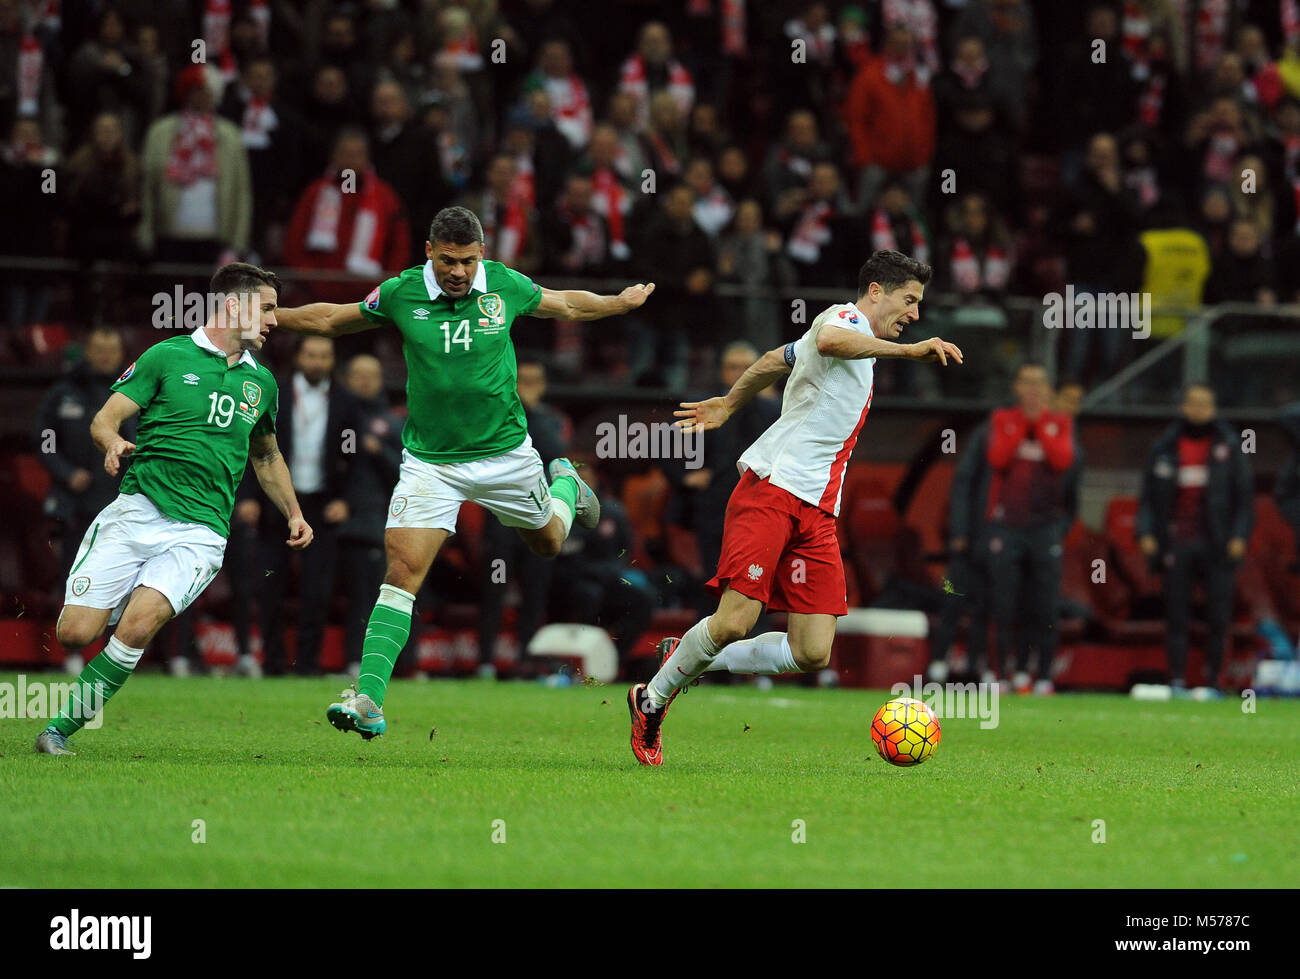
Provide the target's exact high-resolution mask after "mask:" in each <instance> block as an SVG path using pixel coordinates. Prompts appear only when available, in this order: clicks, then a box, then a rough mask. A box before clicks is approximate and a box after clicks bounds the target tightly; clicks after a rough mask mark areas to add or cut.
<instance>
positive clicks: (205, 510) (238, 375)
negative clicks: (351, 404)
mask: <svg viewBox="0 0 1300 979" xmlns="http://www.w3.org/2000/svg"><path fill="white" fill-rule="evenodd" d="M113 390H114V391H117V392H119V393H121V394H124V395H126V396H127V397H128V398H130V399H131V400H132V401H134V402H135V403H136V404H138V405H139V406H140V422H139V428H138V430H137V435H136V449H135V454H134V456H133V457H132V461H131V467H130V468H129V469H128V470H127V472H126V475H124V476H123V477H122V485H121V493H122V495H123V496H130V495H134V494H139V495H142V496H144V497H146V498H148V499H149V500H150V502H152V503H153V505H154V506H156V507H157V508H158V510H159V511H160V512H161V513H162V514H163V515H164V516H166V517H170V518H171V519H172V520H177V521H180V522H182V523H195V524H202V525H203V526H204V527H208V528H210V529H212V530H213V531H215V532H216V533H218V534H219V535H221V536H222V537H228V536H230V514H231V512H232V511H233V510H234V508H235V488H236V487H237V486H238V485H239V481H240V480H241V479H243V478H244V469H245V467H246V466H247V464H248V442H249V439H250V438H251V437H252V436H253V435H255V434H257V435H262V434H267V435H274V434H275V416H276V414H277V412H278V411H279V398H280V394H279V388H278V387H277V385H276V383H275V375H273V374H272V373H271V372H270V371H269V370H268V369H267V368H266V367H265V366H264V365H262V364H259V363H258V362H257V361H256V360H254V359H253V355H252V354H251V353H249V352H248V351H244V352H243V353H242V354H241V355H240V358H239V360H237V361H236V362H235V365H234V366H233V367H227V366H226V357H225V355H224V354H223V353H222V352H221V351H220V350H219V349H218V348H217V346H216V345H215V344H214V343H213V342H212V341H211V340H209V339H208V338H207V336H205V335H204V333H203V330H202V329H201V328H200V329H199V330H196V331H195V332H194V333H190V334H186V335H185V336H179V337H172V338H171V339H170V340H164V341H162V342H161V343H156V344H154V345H153V346H152V347H150V348H149V349H148V350H146V351H145V352H144V353H143V354H141V355H140V358H139V360H137V361H136V362H135V363H133V364H132V365H131V366H130V367H128V368H127V369H126V371H125V372H124V373H123V374H122V376H121V377H120V378H118V380H117V382H116V383H115V384H114V385H113Z"/></svg>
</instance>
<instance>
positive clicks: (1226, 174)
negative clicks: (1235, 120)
mask: <svg viewBox="0 0 1300 979" xmlns="http://www.w3.org/2000/svg"><path fill="white" fill-rule="evenodd" d="M1240 149H1241V142H1240V141H1239V140H1238V139H1237V134H1236V133H1235V132H1234V131H1233V130H1231V129H1216V130H1214V131H1213V132H1212V133H1210V141H1209V144H1208V145H1207V146H1206V149H1205V162H1204V168H1203V170H1202V173H1203V174H1204V176H1205V179H1206V180H1209V181H1211V182H1213V183H1220V184H1226V183H1231V182H1232V181H1233V180H1234V179H1235V174H1236V168H1235V167H1234V166H1233V160H1235V159H1236V157H1237V152H1238V151H1239V150H1240Z"/></svg>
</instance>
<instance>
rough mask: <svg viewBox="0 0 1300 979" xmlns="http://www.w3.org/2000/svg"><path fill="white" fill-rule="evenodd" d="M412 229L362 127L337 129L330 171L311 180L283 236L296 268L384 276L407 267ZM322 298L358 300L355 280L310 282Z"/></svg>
mask: <svg viewBox="0 0 1300 979" xmlns="http://www.w3.org/2000/svg"><path fill="white" fill-rule="evenodd" d="M410 235H411V232H410V228H409V226H408V224H407V219H406V215H405V213H404V208H403V204H402V201H401V199H400V198H399V197H398V196H397V192H396V191H394V190H393V188H392V187H391V186H389V185H388V184H387V183H385V182H384V181H383V180H381V179H379V175H378V174H376V173H375V171H374V168H373V167H372V166H371V165H370V143H369V140H368V139H367V138H366V134H365V133H364V132H362V131H361V130H359V129H348V128H345V129H343V130H341V131H340V132H339V135H338V138H337V139H336V140H335V143H334V153H333V156H332V157H331V158H330V167H329V170H328V171H327V172H326V173H325V175H324V176H322V177H321V178H320V179H319V180H316V181H314V182H313V183H312V184H310V185H309V186H308V187H307V189H306V190H305V191H303V194H302V196H301V197H300V198H298V204H297V206H296V207H295V208H294V211H293V220H292V221H290V222H289V228H288V230H287V231H286V232H285V236H284V258H285V261H286V262H288V263H289V264H290V265H292V266H293V267H294V268H299V269H330V270H333V271H340V272H348V273H351V274H352V275H358V276H364V277H365V278H366V281H367V282H369V281H370V280H371V279H380V278H382V277H383V274H384V273H388V272H393V271H396V270H398V269H401V268H404V267H405V266H406V264H407V260H408V258H409V252H410V248H411V245H410ZM310 288H311V293H312V297H313V298H314V299H315V300H316V301H319V302H338V303H342V302H346V301H348V300H349V299H355V298H356V293H357V289H358V284H357V283H356V282H346V281H344V282H313V283H310Z"/></svg>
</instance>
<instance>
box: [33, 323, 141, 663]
mask: <svg viewBox="0 0 1300 979" xmlns="http://www.w3.org/2000/svg"><path fill="white" fill-rule="evenodd" d="M121 372H122V338H121V337H120V336H118V334H117V332H116V331H114V330H110V329H108V328H106V327H104V328H99V329H96V330H92V331H91V333H90V335H89V336H88V337H87V338H86V348H85V353H84V355H83V357H82V359H81V360H79V361H78V362H77V363H76V365H75V366H74V367H73V368H72V370H71V371H70V372H69V373H68V375H67V376H66V377H64V378H62V379H61V380H59V381H56V382H55V383H54V385H53V386H52V387H51V388H50V390H49V393H47V394H46V395H45V400H44V401H42V402H41V406H40V408H39V409H38V410H37V412H36V431H35V433H34V436H35V443H36V457H37V458H38V459H39V460H40V461H41V465H43V466H44V467H45V469H46V471H48V472H49V474H50V492H49V495H48V496H47V497H46V498H45V516H47V517H48V518H49V519H50V520H51V521H53V522H54V524H55V527H56V534H57V538H58V546H59V563H60V565H61V567H62V571H63V573H62V575H60V577H59V581H60V582H63V581H65V580H66V579H67V577H68V572H69V570H70V569H71V567H72V562H73V559H74V558H75V557H76V555H77V546H78V544H80V543H81V539H82V537H83V536H84V535H85V533H86V528H88V527H89V526H90V521H91V520H93V519H94V517H95V514H97V513H98V512H99V511H100V510H102V509H104V507H106V506H108V504H110V503H112V502H113V497H115V496H116V495H117V484H118V478H119V477H117V476H110V475H109V474H108V473H106V472H105V471H104V453H103V452H101V451H100V450H99V449H97V448H96V447H95V443H94V441H93V440H92V439H91V437H90V420H91V419H92V418H94V417H95V413H96V412H98V411H99V409H100V408H102V407H104V402H105V401H107V400H108V396H109V395H110V394H112V388H113V382H114V381H116V380H117V376H118V374H120V373H121ZM122 437H123V438H124V439H127V440H128V441H133V440H134V439H135V419H134V418H132V419H128V420H127V421H126V422H125V423H124V425H123V427H122ZM128 464H129V463H128ZM123 472H125V469H124V470H123ZM60 588H62V584H60ZM73 667H75V669H73ZM68 668H69V670H71V671H72V672H80V671H81V665H80V657H77V656H74V657H70V658H69V661H68Z"/></svg>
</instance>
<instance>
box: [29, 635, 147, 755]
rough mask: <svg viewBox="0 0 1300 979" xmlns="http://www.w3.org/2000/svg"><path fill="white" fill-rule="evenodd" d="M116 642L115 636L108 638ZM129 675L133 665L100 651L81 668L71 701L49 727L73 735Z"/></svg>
mask: <svg viewBox="0 0 1300 979" xmlns="http://www.w3.org/2000/svg"><path fill="white" fill-rule="evenodd" d="M115 641H116V638H114V639H110V640H109V642H115ZM130 675H131V669H130V667H126V666H123V665H122V664H121V663H117V662H115V661H114V660H112V659H111V658H109V656H108V654H107V653H106V652H105V653H100V654H99V655H98V656H96V657H95V658H94V659H92V660H90V662H88V663H87V664H86V665H85V666H83V667H82V668H81V674H80V676H78V677H77V680H76V683H74V684H73V687H72V694H71V695H70V696H69V697H68V702H67V703H66V704H64V706H63V710H61V711H59V716H58V717H56V718H55V719H54V720H53V721H51V722H50V724H49V726H50V727H52V728H54V729H55V730H57V731H58V732H59V733H60V734H62V735H63V736H64V737H65V738H70V737H72V735H74V734H76V733H77V732H78V731H80V730H81V729H82V727H83V726H85V723H86V722H87V721H89V720H90V719H91V718H93V717H94V716H95V715H96V714H97V713H98V712H99V711H101V710H103V709H104V705H105V704H106V703H108V700H109V698H110V697H112V696H113V694H115V693H117V692H118V691H119V690H121V689H122V684H124V683H126V679H127V677H129V676H130Z"/></svg>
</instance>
